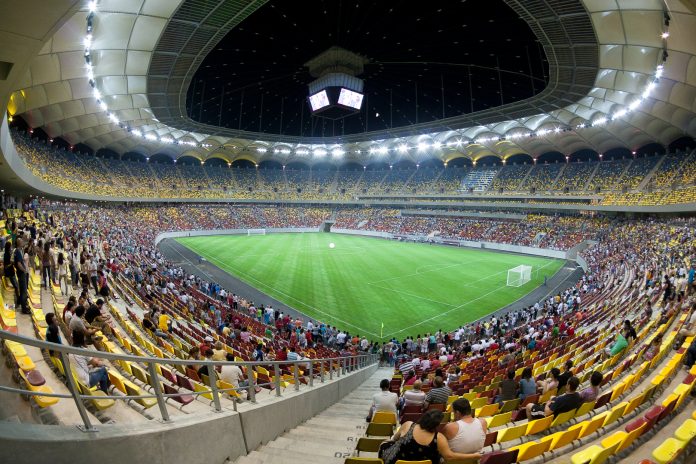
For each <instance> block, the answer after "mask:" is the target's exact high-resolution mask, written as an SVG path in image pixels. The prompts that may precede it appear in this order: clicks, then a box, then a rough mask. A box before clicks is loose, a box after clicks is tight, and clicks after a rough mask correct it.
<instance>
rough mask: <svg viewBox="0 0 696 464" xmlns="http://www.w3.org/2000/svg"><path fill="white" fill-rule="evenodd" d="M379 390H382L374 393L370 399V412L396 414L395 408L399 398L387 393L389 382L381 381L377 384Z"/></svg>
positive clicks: (394, 394)
mask: <svg viewBox="0 0 696 464" xmlns="http://www.w3.org/2000/svg"><path fill="white" fill-rule="evenodd" d="M379 388H380V389H381V390H382V391H380V392H379V393H375V394H374V396H373V397H372V411H373V413H374V412H378V411H384V412H393V413H394V414H396V406H397V405H398V404H399V396H398V395H397V394H396V393H393V392H390V391H389V380H387V379H382V381H381V382H380V383H379Z"/></svg>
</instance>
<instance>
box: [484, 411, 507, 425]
mask: <svg viewBox="0 0 696 464" xmlns="http://www.w3.org/2000/svg"><path fill="white" fill-rule="evenodd" d="M511 419H512V411H510V412H506V413H503V414H496V415H495V416H492V417H487V418H486V423H487V424H488V428H491V429H492V428H495V427H500V426H501V425H505V424H507V423H508V422H510V421H511Z"/></svg>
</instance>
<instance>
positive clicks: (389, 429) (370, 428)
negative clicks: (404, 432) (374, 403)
mask: <svg viewBox="0 0 696 464" xmlns="http://www.w3.org/2000/svg"><path fill="white" fill-rule="evenodd" d="M392 433H394V426H393V425H392V424H379V423H377V422H370V423H369V424H367V430H365V435H367V436H368V437H370V436H375V437H391V435H392Z"/></svg>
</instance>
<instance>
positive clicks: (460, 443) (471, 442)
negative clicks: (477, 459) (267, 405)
mask: <svg viewBox="0 0 696 464" xmlns="http://www.w3.org/2000/svg"><path fill="white" fill-rule="evenodd" d="M452 411H454V419H455V421H454V422H450V423H449V424H447V425H446V426H445V429H444V430H443V431H442V433H443V434H444V435H445V437H446V438H447V441H448V442H449V447H450V448H451V449H452V451H454V452H457V453H480V452H481V449H482V448H483V443H484V442H485V441H486V433H488V428H487V427H486V421H485V420H483V419H480V418H474V417H472V415H471V404H469V400H467V399H466V398H459V399H458V400H456V401H455V402H454V403H452Z"/></svg>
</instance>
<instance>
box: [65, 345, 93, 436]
mask: <svg viewBox="0 0 696 464" xmlns="http://www.w3.org/2000/svg"><path fill="white" fill-rule="evenodd" d="M68 358H69V356H68V355H67V354H66V353H65V352H63V351H61V352H60V360H61V361H62V362H63V369H64V370H65V377H66V378H67V381H68V389H69V390H70V394H72V396H73V400H75V406H77V411H78V412H79V413H80V417H81V418H82V423H83V424H84V431H85V432H96V431H97V429H95V428H94V427H93V426H92V422H91V421H90V420H89V414H87V408H85V405H84V403H83V402H82V398H80V395H79V393H78V391H79V387H78V386H77V382H75V379H74V378H73V375H72V369H70V361H69V360H68Z"/></svg>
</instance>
